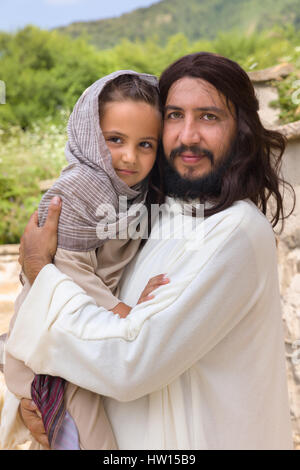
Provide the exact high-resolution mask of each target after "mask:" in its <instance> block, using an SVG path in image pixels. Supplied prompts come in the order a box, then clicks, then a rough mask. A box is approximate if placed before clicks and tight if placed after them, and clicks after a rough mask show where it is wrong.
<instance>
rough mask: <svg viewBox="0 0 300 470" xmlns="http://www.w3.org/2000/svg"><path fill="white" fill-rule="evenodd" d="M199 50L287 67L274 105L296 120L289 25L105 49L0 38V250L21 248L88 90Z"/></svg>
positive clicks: (24, 36) (297, 48) (297, 49)
mask: <svg viewBox="0 0 300 470" xmlns="http://www.w3.org/2000/svg"><path fill="white" fill-rule="evenodd" d="M176 1H177V0H176ZM176 1H175V0H174V3H176ZM163 3H165V5H167V4H168V2H167V1H166V2H162V4H163ZM169 3H170V2H169ZM202 3H203V5H204V4H205V2H202ZM218 4H219V3H218V1H217V0H214V1H211V5H215V7H217V5H218ZM230 4H231V1H229V2H228V4H227V7H226V8H229V7H230ZM245 4H246V0H245ZM228 11H229V10H228ZM166 14H167V13H166ZM195 14H196V13H195ZM232 14H233V13H232ZM197 51H211V52H216V53H219V54H222V55H225V56H227V57H229V58H231V59H233V60H235V61H237V62H238V63H240V65H241V66H242V67H243V68H244V69H245V70H246V71H250V70H258V69H263V68H266V67H270V66H273V65H276V64H277V63H280V62H290V63H293V64H294V65H295V73H294V74H292V75H291V76H290V77H288V78H287V79H285V80H283V81H281V82H278V83H276V86H278V89H279V101H278V102H277V103H274V105H276V106H279V107H280V108H281V119H282V122H283V123H285V122H290V121H294V120H297V119H299V112H300V107H299V105H297V104H296V103H293V100H292V97H293V93H294V92H295V87H294V84H295V82H296V81H297V80H299V78H300V75H299V69H300V32H299V31H297V30H296V29H295V28H294V27H292V26H288V27H285V28H280V27H277V28H274V29H272V30H270V31H267V32H263V31H262V32H260V33H259V34H257V33H252V34H250V33H249V34H242V33H240V32H238V31H237V30H235V31H232V32H228V33H220V34H219V35H217V37H216V38H215V39H214V40H207V39H199V38H198V39H197V40H191V39H189V37H188V35H185V34H183V33H179V34H176V35H173V36H171V37H169V38H168V40H167V41H166V43H165V44H164V45H162V44H160V43H159V37H157V38H152V39H149V38H148V39H147V40H145V41H142V40H137V41H134V42H132V41H129V40H128V39H124V40H123V41H121V42H120V43H119V44H118V45H116V46H114V47H113V48H111V49H105V50H97V49H95V48H94V47H93V46H90V45H88V44H87V43H86V42H85V40H83V39H77V40H72V39H70V38H69V37H67V36H65V35H62V34H60V33H58V32H56V31H53V32H48V31H41V30H39V29H37V28H34V27H31V26H30V27H27V28H25V29H23V30H22V31H19V32H18V33H16V34H7V33H0V80H3V81H5V83H6V90H7V96H6V104H5V105H0V194H1V199H0V213H1V218H0V243H18V242H19V238H20V236H21V234H22V232H23V230H24V227H25V224H26V223H27V221H28V218H29V216H30V215H31V213H32V212H33V211H34V210H35V209H36V208H37V206H38V203H39V201H40V198H41V192H40V189H39V185H38V183H39V181H41V180H43V179H50V178H56V177H58V176H59V173H60V171H61V169H62V167H63V166H65V164H66V161H65V157H64V146H65V143H66V132H65V127H66V123H67V118H68V115H69V113H70V110H71V109H72V108H73V106H74V104H75V102H76V101H77V99H78V98H79V96H80V95H81V94H82V92H83V91H84V90H85V89H86V88H87V87H88V86H89V85H90V84H91V83H93V82H94V81H95V80H97V79H98V78H100V77H102V76H104V75H106V74H108V73H110V72H112V71H114V70H117V69H133V70H137V71H141V72H148V73H152V74H155V75H157V76H159V75H160V74H161V72H162V71H163V70H164V69H165V68H166V67H167V66H168V65H169V64H170V63H172V62H173V61H175V60H176V59H178V58H179V57H181V56H183V55H185V54H189V53H193V52H197ZM297 88H298V89H299V88H300V86H297Z"/></svg>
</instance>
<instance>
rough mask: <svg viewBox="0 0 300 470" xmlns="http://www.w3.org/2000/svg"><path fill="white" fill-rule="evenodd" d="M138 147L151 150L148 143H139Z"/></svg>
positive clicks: (151, 146) (150, 145)
mask: <svg viewBox="0 0 300 470" xmlns="http://www.w3.org/2000/svg"><path fill="white" fill-rule="evenodd" d="M140 146H141V147H143V148H144V149H152V148H153V145H152V144H151V143H150V142H141V143H140Z"/></svg>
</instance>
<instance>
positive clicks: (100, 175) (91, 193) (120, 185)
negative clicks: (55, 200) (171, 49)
mask: <svg viewBox="0 0 300 470" xmlns="http://www.w3.org/2000/svg"><path fill="white" fill-rule="evenodd" d="M125 74H129V75H137V76H139V77H140V78H141V79H143V80H146V81H147V82H149V83H150V84H152V85H154V86H156V87H157V86H158V81H157V78H156V77H154V76H153V75H148V74H140V73H137V72H134V71H132V70H120V71H118V72H114V73H112V74H110V75H108V76H106V77H104V78H101V79H99V80H97V81H96V82H95V83H93V84H92V85H91V86H90V87H89V88H87V90H85V92H84V93H83V94H82V95H81V97H80V98H79V100H78V101H77V103H76V104H75V107H74V109H73V112H72V114H71V116H70V119H69V122H68V142H67V145H66V150H65V153H66V157H67V160H68V162H69V165H68V166H67V167H66V168H65V169H64V170H63V171H62V172H61V175H60V177H59V179H58V180H57V181H56V182H55V183H54V185H53V186H52V188H51V189H50V190H49V191H48V192H47V193H46V194H45V195H44V196H43V198H42V200H41V202H40V205H39V225H40V226H41V225H43V224H44V223H45V220H46V217H47V212H48V206H49V203H50V200H51V199H52V197H53V196H60V198H61V199H62V211H61V215H60V220H59V229H58V247H60V248H63V249H66V250H71V251H90V250H94V249H96V248H98V247H99V246H101V245H102V244H103V243H104V240H103V239H100V238H99V223H100V224H101V220H103V211H102V212H101V211H100V215H97V210H98V209H99V205H100V204H105V205H110V206H111V207H112V208H114V210H113V211H112V212H111V213H110V214H109V211H108V212H107V214H108V215H109V217H114V211H115V213H116V214H117V215H118V217H119V221H121V220H122V218H123V221H124V220H126V216H127V215H128V213H127V214H126V211H127V208H126V209H125V211H124V208H123V210H122V209H121V211H119V197H122V196H123V197H124V198H125V197H127V200H128V201H130V204H129V205H132V204H135V205H136V204H140V205H143V203H144V201H145V198H146V194H147V179H146V180H145V181H144V182H142V183H140V184H139V185H136V186H134V187H132V188H130V187H129V186H128V185H127V184H126V183H125V182H124V181H122V180H121V179H120V178H119V177H118V175H117V174H116V172H115V170H114V168H113V166H112V159H111V154H110V151H109V149H108V147H107V145H106V142H105V139H104V136H103V134H102V131H101V128H100V120H99V95H100V93H101V91H102V90H103V88H104V86H105V85H106V84H107V83H108V82H110V81H112V80H114V79H115V78H117V77H118V76H120V75H125ZM98 214H99V210H98ZM101 214H102V215H101ZM133 219H134V218H133V217H132V216H131V217H129V218H128V221H129V222H131V221H132V220H133ZM114 225H115V222H113V223H112V224H111V223H109V227H110V229H111V227H112V226H114ZM120 225H122V224H120ZM97 227H98V229H97ZM118 227H119V225H118ZM117 232H118V229H117V230H116V233H117ZM97 234H98V235H97Z"/></svg>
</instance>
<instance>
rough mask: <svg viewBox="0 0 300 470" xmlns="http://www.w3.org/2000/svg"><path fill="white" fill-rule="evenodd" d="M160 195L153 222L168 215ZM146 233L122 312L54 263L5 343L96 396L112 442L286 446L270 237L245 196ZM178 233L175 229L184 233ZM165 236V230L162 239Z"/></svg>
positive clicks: (125, 285) (128, 277) (35, 366)
mask: <svg viewBox="0 0 300 470" xmlns="http://www.w3.org/2000/svg"><path fill="white" fill-rule="evenodd" d="M173 203H174V200H173V199H171V198H167V202H166V204H165V206H164V207H163V211H162V219H161V223H162V227H163V230H164V228H167V229H168V227H167V225H168V224H169V221H170V211H171V205H172V204H173ZM174 220H175V223H174V226H173V229H172V230H173V231H172V233H171V237H172V236H173V235H174V233H175V232H176V233H177V234H179V238H174V237H173V238H170V237H164V238H165V239H158V238H159V237H158V230H159V218H157V219H156V222H155V224H154V227H153V229H152V232H151V238H150V239H149V240H148V241H147V243H146V245H145V246H144V247H143V249H142V250H141V251H140V253H139V254H138V255H137V256H136V258H135V259H134V260H133V261H132V262H131V264H130V265H129V267H128V268H127V270H126V272H125V275H124V277H123V282H122V286H121V293H120V298H121V299H122V300H123V301H124V302H126V303H127V304H129V305H132V306H133V305H135V304H136V302H137V299H138V298H139V296H140V294H141V291H142V290H143V289H144V287H145V285H146V284H147V282H148V280H149V278H150V277H152V276H155V275H157V274H160V273H167V274H168V276H169V277H170V281H171V282H170V283H169V284H167V285H164V286H161V287H159V288H158V289H157V290H155V291H154V295H155V297H154V299H152V300H149V301H147V303H142V304H139V305H137V306H135V307H134V308H133V310H132V311H131V313H130V315H129V316H128V317H127V318H126V319H120V318H119V317H118V316H116V315H114V314H113V313H112V312H109V311H107V310H105V309H104V308H99V307H97V306H96V305H95V303H94V302H93V299H92V298H90V297H88V296H87V295H86V294H85V293H84V291H83V290H82V289H81V288H80V287H79V286H77V285H76V284H75V283H74V282H73V281H72V280H71V279H70V278H68V277H67V276H66V275H64V274H62V273H61V272H60V271H58V270H57V268H55V266H53V265H47V266H45V267H44V268H43V269H42V271H41V272H40V274H39V275H38V277H37V278H36V280H35V282H34V284H33V286H32V288H31V291H30V293H29V294H28V296H27V298H26V300H25V301H24V303H23V305H22V307H21V309H20V311H19V314H18V318H17V320H16V323H15V326H14V328H13V331H12V333H11V335H10V338H9V341H8V343H7V345H6V349H7V350H8V351H9V352H10V354H12V355H14V356H15V357H16V358H17V359H20V360H23V361H24V362H25V363H26V364H27V365H28V366H29V367H30V368H31V369H32V370H33V371H34V372H35V373H39V374H40V373H43V374H51V375H57V376H61V377H64V378H65V379H67V380H68V381H70V382H72V383H74V384H77V385H79V386H81V387H84V388H87V389H89V390H92V391H94V392H96V393H100V394H101V395H104V405H105V408H106V411H107V414H108V417H109V419H110V421H111V424H112V427H113V431H114V434H115V436H116V440H117V443H118V446H119V448H120V449H121V450H122V449H193V450H195V449H210V450H214V449H235V450H240V449H257V450H260V449H274V450H275V449H278V450H279V449H290V450H291V449H293V441H292V427H291V418H290V412H289V399H288V390H287V376H286V367H285V351H284V335H283V324H282V316H281V306H280V295H279V285H278V274H277V259H276V246H275V238H274V234H273V231H272V227H271V226H270V224H269V222H268V221H267V219H266V218H265V217H264V216H263V214H262V213H261V212H260V211H259V210H258V209H257V208H256V206H255V205H254V204H253V203H252V202H251V201H249V200H245V201H238V202H237V203H235V204H234V205H233V206H232V207H230V208H229V209H227V210H224V211H222V212H221V213H218V214H215V215H213V216H211V217H209V218H207V219H206V220H205V221H202V220H201V219H200V221H199V223H198V225H197V229H196V230H195V229H194V230H190V231H189V229H188V230H187V232H188V236H187V237H185V238H184V237H182V236H180V231H182V229H183V228H186V227H188V223H189V222H190V220H191V218H190V217H187V216H185V217H182V216H180V214H177V215H176V217H175V219H174ZM185 233H186V232H185ZM168 238H169V239H168Z"/></svg>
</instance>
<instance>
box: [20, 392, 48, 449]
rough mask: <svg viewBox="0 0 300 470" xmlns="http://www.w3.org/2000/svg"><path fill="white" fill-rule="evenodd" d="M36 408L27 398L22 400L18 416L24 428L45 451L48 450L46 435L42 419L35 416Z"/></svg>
mask: <svg viewBox="0 0 300 470" xmlns="http://www.w3.org/2000/svg"><path fill="white" fill-rule="evenodd" d="M37 409H38V408H37V406H36V405H35V404H34V403H33V402H32V401H31V400H28V399H27V398H22V400H21V403H20V414H21V416H22V419H23V421H24V424H25V426H26V427H27V428H28V429H29V431H30V432H31V434H32V436H33V437H34V439H35V440H36V441H38V442H39V443H40V444H41V445H42V446H43V447H44V448H45V449H48V450H49V449H50V446H49V441H48V437H47V434H46V432H45V428H44V424H43V421H42V418H40V417H39V416H38V414H37Z"/></svg>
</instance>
